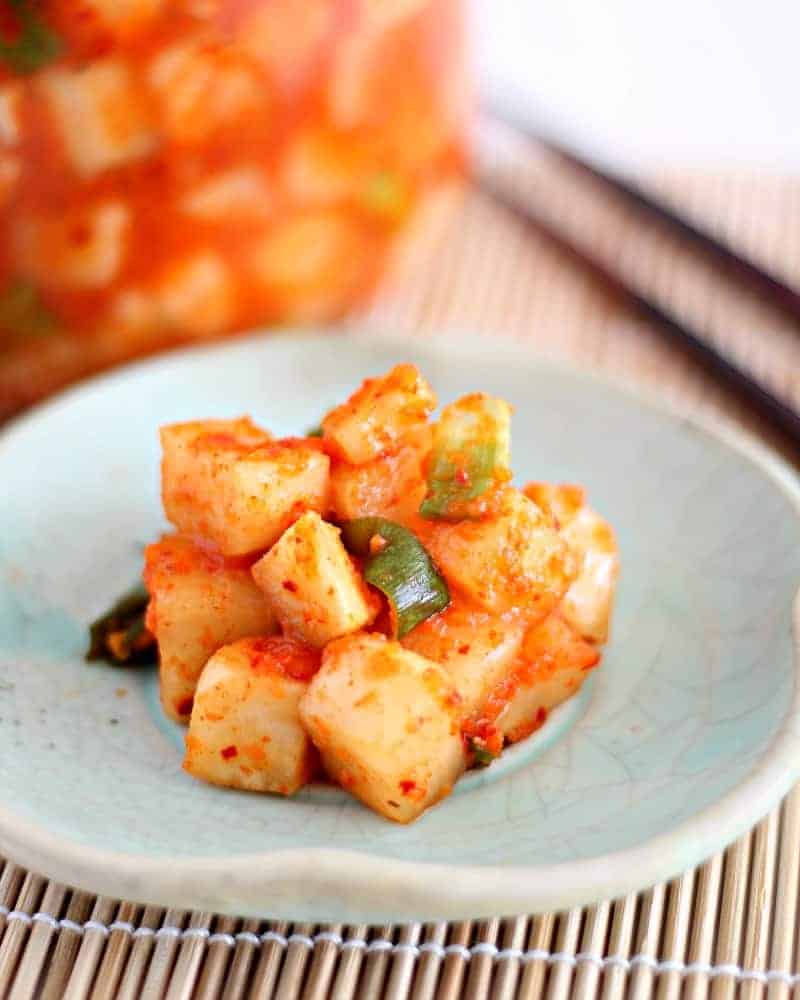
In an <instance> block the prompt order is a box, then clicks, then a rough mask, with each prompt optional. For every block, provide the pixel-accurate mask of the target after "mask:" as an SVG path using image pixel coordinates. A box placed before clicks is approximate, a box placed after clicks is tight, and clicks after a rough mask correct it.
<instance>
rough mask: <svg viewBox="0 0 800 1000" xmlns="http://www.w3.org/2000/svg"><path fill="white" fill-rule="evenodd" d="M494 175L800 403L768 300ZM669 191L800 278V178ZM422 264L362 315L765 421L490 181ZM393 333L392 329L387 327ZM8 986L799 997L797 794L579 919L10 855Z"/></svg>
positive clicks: (706, 177)
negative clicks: (294, 896) (233, 885)
mask: <svg viewBox="0 0 800 1000" xmlns="http://www.w3.org/2000/svg"><path fill="white" fill-rule="evenodd" d="M486 156H487V160H488V161H489V162H491V163H492V168H493V169H496V170H498V171H503V172H505V174H506V176H507V177H508V178H509V180H510V182H511V183H513V184H515V185H518V186H519V188H520V190H522V191H524V192H525V193H526V196H527V197H530V198H531V199H532V200H534V201H535V205H536V209H537V211H539V212H540V213H541V216H542V217H543V218H545V219H546V220H547V221H548V223H549V224H552V225H553V226H555V227H557V228H558V229H559V231H561V232H564V233H567V234H568V235H569V236H570V238H571V239H572V240H573V241H574V242H576V243H578V244H579V245H580V246H582V247H584V248H585V249H587V250H591V252H592V253H594V254H596V255H597V256H599V257H600V258H601V259H602V260H604V261H605V262H606V263H607V264H609V265H610V266H611V267H612V268H615V269H617V270H619V271H620V272H621V273H622V274H623V275H624V276H625V278H626V279H627V280H629V281H630V282H632V283H633V284H634V285H635V286H636V287H637V289H639V290H640V291H642V292H643V293H645V294H646V295H648V296H651V297H653V298H655V299H656V300H657V301H658V302H659V303H660V304H662V305H664V306H667V307H669V308H670V309H672V310H673V311H674V312H675V313H676V314H678V315H679V316H680V317H683V318H685V319H687V320H689V321H690V322H691V323H692V324H693V325H694V326H696V327H698V328H699V329H700V330H702V332H703V333H704V335H706V336H708V337H709V338H710V339H711V340H713V341H714V342H715V343H717V344H718V345H719V346H720V347H722V348H723V349H725V350H726V351H729V352H730V354H731V355H732V356H734V357H735V358H736V359H737V360H738V361H739V362H740V363H741V364H743V365H746V366H747V367H749V368H750V369H751V370H753V371H754V372H756V373H757V374H758V375H759V376H760V377H762V378H764V380H765V381H767V382H768V384H769V385H771V386H772V388H773V389H774V391H776V392H779V393H781V394H782V395H783V396H784V398H786V399H787V400H789V401H792V402H793V403H794V404H795V405H796V406H800V334H798V331H797V330H796V329H794V328H793V327H792V325H791V324H790V323H789V322H788V321H787V320H786V319H784V318H783V317H782V316H780V315H778V314H777V313H776V312H775V311H774V310H773V309H771V308H770V307H769V306H768V305H767V304H766V303H765V302H763V301H761V300H759V299H757V298H755V297H753V296H751V295H749V294H748V293H747V292H746V290H745V289H743V288H741V287H738V286H735V285H732V284H731V282H730V281H729V280H728V278H727V276H726V275H725V273H724V272H722V271H721V270H720V269H719V268H717V267H715V266H714V265H713V264H710V263H709V262H708V261H707V260H705V259H702V258H701V257H700V256H699V255H698V254H697V253H696V252H695V251H691V250H687V249H686V248H685V247H683V246H682V245H681V244H680V243H679V242H677V241H676V240H675V239H674V238H673V237H671V236H670V234H669V233H667V232H666V231H664V230H663V229H661V228H658V227H651V228H646V227H644V228H643V227H642V223H641V219H640V218H639V217H638V216H637V215H636V213H635V211H633V210H632V209H630V208H628V207H625V206H622V205H621V204H618V203H616V202H615V200H614V199H613V198H612V197H611V196H609V195H608V194H606V193H605V192H602V191H599V190H598V189H597V188H596V187H595V186H593V184H592V183H591V182H588V181H587V180H586V179H585V178H578V177H577V175H573V174H571V173H570V172H569V170H567V169H565V168H564V167H563V165H558V164H556V163H555V162H554V161H552V160H548V158H547V156H545V155H541V154H535V153H532V152H531V151H529V150H525V151H523V150H522V149H521V147H520V146H519V145H518V144H516V145H515V144H514V143H513V142H511V143H507V144H506V145H504V144H503V142H499V143H498V144H496V145H493V146H492V147H491V149H489V151H488V153H487V154H486ZM644 182H645V183H646V184H649V185H650V186H651V187H652V188H653V189H654V190H656V191H657V192H659V193H660V194H661V195H662V196H664V197H665V198H667V199H669V200H670V201H672V202H673V203H674V204H675V205H676V206H677V207H678V208H680V209H682V210H683V211H686V212H688V213H690V214H691V215H692V216H693V217H695V218H696V219H697V220H698V221H700V222H702V223H703V224H705V225H707V226H709V227H710V228H712V229H713V230H714V231H716V232H718V233H720V234H721V235H723V236H724V237H725V238H727V239H728V240H730V242H731V243H733V244H734V245H735V246H736V247H738V248H739V249H742V250H745V251H747V252H748V253H750V254H751V255H752V256H753V257H754V258H755V259H756V260H758V261H759V262H761V263H762V264H764V265H765V266H769V267H770V268H772V269H773V270H774V271H775V272H776V273H779V274H781V275H782V276H783V277H785V278H786V279H787V280H789V281H792V282H794V283H796V284H798V285H800V177H778V176H753V175H748V174H745V173H727V174H723V175H717V174H710V173H697V172H693V173H690V172H686V171H668V170H663V171H660V172H658V173H656V174H653V175H651V176H649V177H647V178H645V179H644ZM447 236H449V238H445V240H444V242H441V243H437V244H432V245H431V246H430V247H429V249H428V251H427V258H426V265H425V266H423V267H421V268H420V267H418V268H417V270H416V271H415V272H414V273H413V274H412V275H411V276H410V277H407V278H406V279H405V280H404V281H403V282H402V283H401V284H399V285H396V286H395V287H394V288H392V289H389V290H388V291H387V292H386V293H385V294H384V295H383V297H382V298H381V300H380V301H378V302H377V303H376V304H375V305H374V306H373V307H372V308H371V309H370V310H369V311H368V312H367V313H366V314H365V316H364V317H363V318H364V319H365V320H366V322H368V323H369V324H370V325H371V326H373V327H374V328H375V329H376V331H379V330H381V329H383V330H386V331H387V332H388V333H389V334H394V335H396V334H397V332H398V331H407V332H408V335H409V337H413V336H419V337H433V336H436V335H437V334H438V333H439V332H440V331H446V332H452V331H465V332H469V333H476V332H482V333H484V334H485V335H486V336H494V337H499V338H501V337H504V338H508V339H510V340H513V341H518V342H523V343H525V344H527V345H528V346H529V347H530V350H531V351H532V352H536V353H537V354H539V355H542V356H546V357H550V358H556V359H572V360H575V361H577V362H578V363H580V364H583V365H587V366H590V367H593V368H595V369H599V370H602V371H607V372H611V373H613V374H614V375H616V376H617V377H623V378H625V377H627V378H629V379H630V380H632V381H635V382H637V383H638V384H639V385H642V386H645V387H650V388H652V389H654V390H657V391H658V392H659V394H660V395H662V396H666V397H667V398H668V399H671V400H672V401H677V402H679V403H680V405H681V406H682V407H683V408H684V409H686V410H691V411H695V412H707V411H714V412H715V413H716V414H718V415H719V414H721V415H722V416H723V417H724V418H727V419H728V420H730V421H733V422H735V423H737V424H740V425H744V426H746V427H748V428H749V429H750V430H751V431H752V432H755V433H756V434H759V435H761V436H762V438H763V439H764V440H766V441H767V442H768V443H769V444H771V445H772V446H773V447H776V448H778V449H779V450H780V449H781V448H782V444H781V442H780V441H779V440H777V439H776V438H775V437H774V436H773V435H772V434H771V433H770V432H769V431H768V430H767V429H766V428H765V427H764V426H763V425H762V424H761V423H760V422H759V421H757V420H754V419H753V418H752V417H751V416H750V415H749V413H748V412H747V411H746V410H745V408H744V407H743V406H742V405H741V404H740V403H738V402H737V401H736V400H733V399H731V398H730V397H729V396H728V395H727V393H726V392H725V391H724V390H722V389H720V388H719V387H718V386H716V385H713V384H711V383H710V382H709V381H708V379H707V378H706V377H705V376H704V375H703V374H702V373H701V372H700V371H699V370H698V369H697V368H696V367H695V366H694V364H693V363H692V362H691V361H690V360H688V359H687V358H685V357H683V356H682V355H680V354H677V353H676V352H675V350H674V349H673V348H672V347H671V346H670V345H669V344H668V343H666V342H665V341H664V340H662V339H661V337H660V336H659V335H658V334H657V333H656V332H655V331H654V330H653V329H652V328H651V327H650V326H649V325H648V324H647V323H646V322H644V321H643V320H642V319H641V318H640V317H638V316H637V315H635V314H633V313H631V312H630V311H629V310H628V309H627V307H626V306H625V305H624V304H622V303H620V302H619V301H618V300H616V299H614V298H612V297H610V296H609V295H608V293H607V292H606V291H605V290H604V289H603V288H602V287H600V286H598V284H597V283H596V282H595V281H594V280H593V278H592V276H591V275H590V274H589V273H588V272H587V271H586V270H585V269H584V268H583V267H581V266H580V264H579V263H577V262H576V261H575V260H573V259H571V258H570V257H569V256H568V255H566V254H565V253H564V252H563V250H562V249H561V248H560V247H559V246H557V245H556V244H555V243H554V242H553V241H552V240H551V239H549V238H548V236H547V235H546V234H545V233H544V232H535V231H533V232H532V231H531V230H529V229H528V228H526V227H523V226H521V225H520V224H519V223H518V222H517V221H516V220H515V219H513V218H512V217H510V216H508V215H506V214H504V213H503V212H501V211H500V210H499V209H498V208H496V207H495V206H494V205H493V204H492V203H491V202H490V201H489V200H488V199H487V198H486V197H484V196H483V195H481V194H479V193H472V194H470V195H469V196H468V197H467V198H466V199H465V201H464V204H463V206H462V207H461V209H460V212H459V215H458V217H457V219H454V220H453V222H452V223H451V228H450V229H449V230H448V233H447V234H446V237H447ZM376 335H378V334H377V332H376ZM0 865H1V866H2V867H1V868H0V1000H5V998H9V1000H27V998H32V997H42V998H45V1000H62V998H68V1000H83V998H86V1000H112V998H122V1000H140V998H141V1000H162V998H163V1000H189V998H202V1000H275V998H279V1000H294V998H298V1000H327V998H331V1000H352V998H358V1000H377V998H379V997H387V998H390V1000H406V998H408V1000H456V998H462V997H464V998H469V1000H484V998H487V1000H488V998H492V1000H517V998H518V1000H566V998H568V997H569V998H573V997H574V998H576V1000H620V998H623V997H629V998H632V1000H728V998H731V1000H733V998H734V997H736V998H742V1000H757V998H759V1000H760V998H762V997H764V998H766V1000H789V998H793V1000H800V958H799V957H798V956H799V955H800V920H798V893H799V892H800V790H798V789H796V790H795V791H793V792H792V793H791V794H790V795H789V796H788V798H787V799H786V800H785V801H784V803H783V804H782V806H781V807H780V808H778V809H776V810H775V811H774V812H773V813H772V814H771V815H770V816H768V817H767V818H765V819H764V821H763V822H761V823H760V824H759V825H758V826H757V827H756V828H755V829H754V830H753V831H752V832H751V833H750V834H748V835H747V836H746V837H744V838H742V839H741V840H740V841H738V842H737V843H736V844H734V845H732V846H731V847H730V848H728V849H727V850H726V851H725V852H723V853H721V854H719V855H717V856H715V857H713V858H711V859H709V861H708V862H707V863H706V864H704V865H702V866H701V867H699V868H698V869H697V870H695V871H692V872H687V873H686V874H684V875H683V876H682V877H680V878H678V879H675V880H674V881H673V882H671V883H669V884H662V885H657V886H654V887H652V888H650V889H648V890H646V891H643V892H642V893H639V894H632V895H630V896H628V897H626V898H624V899H620V900H616V901H610V900H605V901H598V903H597V904H596V905H595V906H593V907H587V908H584V909H576V910H573V911H570V912H569V913H563V914H539V915H531V916H525V915H522V916H519V917H514V918H506V919H503V915H500V914H498V915H497V918H496V919H492V920H487V921H482V922H470V921H464V922H461V923H454V924H449V925H448V924H445V923H437V924H425V925H423V924H417V923H414V924H407V925H404V926H391V925H386V926H383V927H367V926H365V925H354V926H342V925H332V926H327V927H323V926H315V925H311V924H294V925H292V924H288V923H284V922H280V923H276V922H266V921H258V920H237V919H235V918H232V917H218V916H215V915H214V914H210V913H185V912H183V911H179V910H167V911H164V910H162V909H159V908H157V907H143V906H140V905H138V904H135V903H130V902H125V901H118V900H109V899H103V898H94V897H91V896H89V895H87V894H85V893H82V892H79V891H77V890H72V889H69V888H67V887H65V886H61V885H58V884H55V883H50V882H48V881H47V880H46V879H44V878H42V877H40V876H38V875H36V874H35V873H29V872H25V871H23V870H22V869H20V868H19V867H17V866H15V865H14V864H13V863H12V862H11V861H9V862H6V863H3V862H2V861H0Z"/></svg>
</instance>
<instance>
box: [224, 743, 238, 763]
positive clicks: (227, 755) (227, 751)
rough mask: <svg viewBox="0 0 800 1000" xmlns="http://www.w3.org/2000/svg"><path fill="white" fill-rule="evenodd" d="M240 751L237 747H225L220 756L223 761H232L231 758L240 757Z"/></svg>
mask: <svg viewBox="0 0 800 1000" xmlns="http://www.w3.org/2000/svg"><path fill="white" fill-rule="evenodd" d="M238 755H239V751H238V750H237V749H236V747H235V746H229V747H223V748H222V749H221V750H220V756H221V757H222V759H223V760H230V759H231V757H238Z"/></svg>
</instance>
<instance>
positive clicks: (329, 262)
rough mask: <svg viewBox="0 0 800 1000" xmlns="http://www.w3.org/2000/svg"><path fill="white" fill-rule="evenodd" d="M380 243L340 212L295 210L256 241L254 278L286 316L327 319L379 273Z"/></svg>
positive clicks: (344, 305)
mask: <svg viewBox="0 0 800 1000" xmlns="http://www.w3.org/2000/svg"><path fill="white" fill-rule="evenodd" d="M380 249H381V248H380V244H379V242H378V241H376V239H375V237H374V236H373V235H372V234H370V233H369V232H368V231H367V230H366V229H365V227H364V226H363V225H360V224H359V223H358V220H357V219H354V218H352V217H350V216H348V214H347V213H345V212H344V211H334V210H319V211H308V212H293V213H292V214H291V215H290V216H288V217H287V218H286V219H285V220H283V221H281V222H276V223H275V225H274V226H273V227H272V228H271V230H270V232H269V234H268V235H267V236H265V237H264V239H262V240H258V241H257V242H256V244H255V246H254V247H253V250H252V254H251V257H250V267H251V270H252V274H253V277H254V278H255V280H256V281H258V282H259V283H260V284H262V285H263V286H264V287H265V289H266V291H267V293H268V294H269V296H270V297H271V298H272V299H273V300H274V301H275V303H276V304H277V305H278V306H279V308H280V310H281V312H282V313H283V314H284V315H285V316H291V317H292V318H294V319H297V320H311V319H316V318H321V317H330V316H331V315H335V314H337V313H339V312H341V310H342V309H344V308H345V307H346V306H347V305H348V304H349V303H350V301H351V300H352V299H353V297H354V296H355V295H356V294H357V293H358V292H359V291H362V290H364V289H365V288H367V287H368V286H369V284H370V282H371V281H372V280H373V279H374V278H376V277H377V274H378V268H379V266H380V262H381V256H380Z"/></svg>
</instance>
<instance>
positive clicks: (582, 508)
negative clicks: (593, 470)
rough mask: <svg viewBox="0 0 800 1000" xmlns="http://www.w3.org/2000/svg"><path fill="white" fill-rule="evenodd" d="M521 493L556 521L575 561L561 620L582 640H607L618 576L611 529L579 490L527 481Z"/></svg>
mask: <svg viewBox="0 0 800 1000" xmlns="http://www.w3.org/2000/svg"><path fill="white" fill-rule="evenodd" d="M525 493H526V494H527V495H528V496H529V497H531V498H532V499H533V500H535V501H536V502H537V503H539V504H540V506H541V507H542V509H543V510H548V511H549V512H550V513H551V514H552V515H553V516H554V517H555V519H556V520H557V522H558V526H559V531H560V534H561V537H562V538H563V539H564V540H565V541H566V542H567V544H568V545H569V546H570V548H571V549H572V550H573V551H574V552H575V554H576V555H577V557H578V560H579V569H578V574H577V576H576V578H575V580H574V581H573V583H572V584H571V585H570V588H569V590H568V591H567V593H566V594H565V595H564V600H563V602H562V605H561V613H562V615H563V617H564V619H565V620H566V621H567V622H569V623H570V625H572V627H573V628H574V629H575V630H576V631H577V632H578V633H579V634H580V635H582V636H583V637H584V639H589V640H591V641H592V642H596V643H601V644H602V643H604V642H606V640H607V639H608V629H609V623H610V621H611V612H612V609H613V605H614V592H615V590H616V585H617V577H618V576H619V551H618V548H617V541H616V538H615V537H614V531H613V529H612V527H611V525H610V524H609V523H608V521H606V520H605V519H604V518H602V517H600V515H599V514H598V513H597V512H596V511H595V510H593V509H592V508H591V507H589V506H588V505H587V504H586V499H585V495H584V492H583V490H582V489H581V488H580V487H579V486H553V485H550V484H547V483H531V484H529V485H528V486H526V487H525Z"/></svg>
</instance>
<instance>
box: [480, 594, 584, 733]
mask: <svg viewBox="0 0 800 1000" xmlns="http://www.w3.org/2000/svg"><path fill="white" fill-rule="evenodd" d="M599 662H600V653H599V652H598V650H597V648H596V647H595V646H593V645H592V644H591V643H588V642H585V641H584V640H583V639H582V638H581V637H580V636H579V635H578V634H577V633H576V632H575V631H574V630H573V629H572V628H571V627H570V626H569V625H568V624H567V623H566V622H565V621H564V620H563V618H561V617H560V615H559V613H558V612H556V613H555V614H552V615H550V616H549V617H548V618H546V619H545V620H544V621H543V622H540V623H539V624H538V625H536V626H535V627H534V628H532V629H530V631H529V632H528V633H527V634H526V636H525V641H524V643H523V647H522V653H521V656H520V662H519V664H518V665H517V666H516V667H515V669H514V671H513V674H512V684H511V686H510V691H511V695H510V698H508V700H507V702H506V704H505V707H503V708H502V710H501V711H500V713H499V715H498V716H497V719H496V725H497V727H498V728H499V730H500V732H501V733H502V734H503V736H504V737H505V738H506V739H507V740H508V741H509V742H510V743H516V742H518V741H519V740H521V739H524V738H525V737H526V736H530V734H531V733H532V732H534V731H535V730H536V729H538V728H539V727H540V726H541V725H543V723H544V722H545V721H546V720H547V716H548V714H549V713H550V712H551V711H552V710H553V709H554V708H556V706H558V705H560V704H561V702H563V701H566V699H567V698H570V697H571V696H572V695H573V694H575V693H576V692H577V691H578V690H580V688H581V686H582V685H583V683H584V681H585V680H586V678H587V677H588V676H589V673H590V671H591V670H593V669H594V667H596V666H597V664H598V663H599ZM506 690H509V686H508V685H505V686H504V688H503V691H502V692H501V695H502V696H504V695H505V692H506ZM497 701H498V703H500V701H501V698H500V697H499V698H498V699H497Z"/></svg>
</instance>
